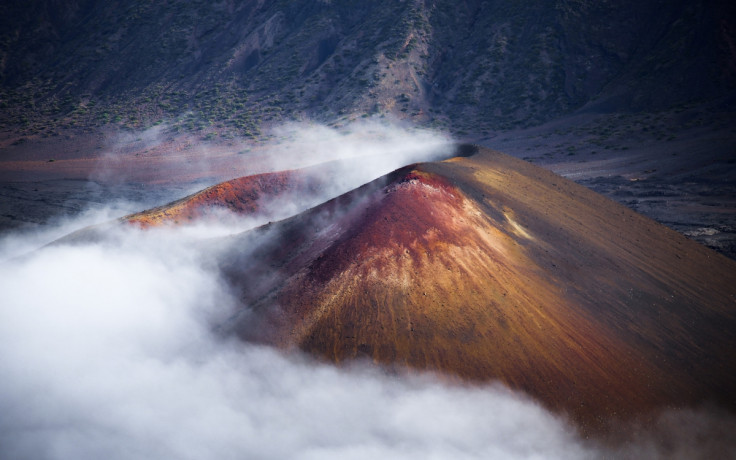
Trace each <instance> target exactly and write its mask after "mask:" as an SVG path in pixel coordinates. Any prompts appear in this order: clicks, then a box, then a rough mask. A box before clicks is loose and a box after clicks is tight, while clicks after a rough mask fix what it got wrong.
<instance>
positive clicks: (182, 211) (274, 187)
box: [124, 170, 320, 228]
mask: <svg viewBox="0 0 736 460" xmlns="http://www.w3.org/2000/svg"><path fill="white" fill-rule="evenodd" d="M319 186H320V184H319V183H318V182H317V181H316V180H313V179H312V180H310V179H309V177H308V176H306V175H304V174H301V173H300V172H298V171H291V170H290V171H280V172H273V173H264V174H256V175H254V176H246V177H240V178H238V179H233V180H230V181H227V182H223V183H220V184H217V185H214V186H212V187H209V188H206V189H204V190H202V191H200V192H197V193H195V194H193V195H190V196H188V197H185V198H182V199H181V200H178V201H175V202H173V203H170V204H167V205H165V206H160V207H158V208H154V209H150V210H147V211H143V212H140V213H137V214H133V215H130V216H127V217H125V218H124V220H126V221H127V222H129V223H132V224H137V225H139V226H141V227H143V228H147V227H151V226H159V225H164V224H168V225H172V224H173V225H176V224H182V223H187V222H190V221H193V220H197V219H202V218H203V217H207V216H209V215H212V214H213V213H214V212H216V211H217V210H227V211H230V212H233V213H236V214H242V215H250V214H255V213H257V212H258V211H260V210H261V209H262V207H263V205H264V204H266V203H267V202H268V201H269V200H270V199H273V198H279V197H281V198H288V197H290V196H292V195H293V194H295V193H300V192H301V193H303V192H307V191H316V190H317V188H319Z"/></svg>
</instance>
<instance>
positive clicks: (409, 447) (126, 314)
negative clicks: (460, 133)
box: [0, 128, 689, 460]
mask: <svg viewBox="0 0 736 460" xmlns="http://www.w3.org/2000/svg"><path fill="white" fill-rule="evenodd" d="M322 129H323V128H318V129H317V130H316V131H315V132H314V133H312V135H314V136H316V137H318V138H320V139H324V137H325V136H324V132H323V131H320V130H322ZM327 132H328V133H330V131H329V130H328V131H327ZM397 132H398V131H397ZM305 133H306V131H305ZM397 135H398V134H397ZM411 135H412V134H411V133H405V134H404V138H403V139H402V141H403V142H404V143H411V140H412V138H411ZM337 138H338V140H340V142H343V143H344V138H340V137H339V136H337ZM360 180H362V179H360ZM356 185H360V184H356ZM105 217H106V218H107V217H108V216H105ZM75 224H76V225H86V224H88V221H80V222H76V223H75V222H73V221H71V222H65V223H64V225H65V227H64V228H65V229H69V228H73V227H74V226H75ZM221 231H222V229H218V230H217V232H216V233H217V234H220V233H221ZM209 236H211V233H208V232H207V231H204V232H201V233H197V234H196V235H195V236H193V234H192V233H191V232H186V231H183V230H181V229H176V228H167V229H161V230H158V231H153V232H145V231H141V230H139V229H136V228H125V227H122V226H120V227H117V228H114V229H111V230H110V237H109V238H108V239H106V240H104V241H88V242H84V241H75V242H74V243H69V244H54V245H48V246H43V247H39V240H38V239H37V238H36V236H35V235H32V234H28V235H13V236H12V246H15V245H24V246H25V247H28V248H31V247H34V245H35V249H34V250H33V251H31V252H29V253H26V254H25V255H23V256H20V257H18V256H14V257H9V254H10V252H11V248H10V246H11V244H8V242H7V240H5V239H4V240H3V243H1V244H0V248H2V250H3V254H0V260H2V262H0V293H2V294H1V295H2V302H0V304H1V306H0V458H4V459H98V458H106V459H111V460H116V459H139V458H162V459H210V458H216V459H243V458H249V459H332V458H334V459H346V458H348V459H376V458H384V459H411V458H416V459H489V458H565V459H571V458H592V457H599V456H602V455H604V454H605V453H610V451H604V450H601V448H600V447H595V446H593V445H592V444H590V443H589V442H586V441H583V440H582V439H581V438H580V437H579V436H578V435H577V434H576V432H575V430H574V429H573V428H572V426H571V425H570V424H569V423H568V422H567V421H565V419H563V418H561V417H560V416H558V415H555V414H552V413H551V412H549V411H547V410H545V409H543V408H542V407H541V406H540V405H539V404H538V403H536V402H535V401H532V400H531V399H530V398H528V397H526V396H525V395H523V394H520V393H517V392H513V391H510V390H508V389H506V388H504V387H503V386H501V385H497V384H487V385H475V386H460V385H451V384H448V383H442V382H440V381H439V380H438V379H436V378H434V377H433V376H432V375H429V374H426V375H425V374H419V375H416V374H414V376H397V375H394V374H390V373H387V372H384V371H382V370H381V369H380V368H376V367H373V366H369V365H368V364H366V363H357V364H355V365H352V366H347V367H340V368H338V367H335V366H331V365H327V364H325V363H319V362H315V361H314V360H311V359H309V358H308V357H305V356H302V355H300V354H299V353H296V352H291V353H284V352H281V351H278V350H274V349H271V348H268V347H263V346H259V345H255V344H248V343H243V342H241V341H238V340H235V339H229V338H223V337H221V336H219V335H217V334H215V333H213V330H214V329H215V328H216V326H217V325H218V324H222V322H223V321H226V318H227V317H228V315H230V314H231V313H232V312H233V311H234V309H235V308H237V299H236V298H235V296H233V295H232V294H231V292H230V289H229V287H228V286H227V284H226V283H225V281H223V279H221V277H220V275H219V273H218V271H217V270H215V269H213V268H212V267H211V266H210V265H209V263H208V262H207V261H206V260H205V259H206V258H205V257H203V254H201V253H200V252H199V251H198V250H197V249H196V245H192V239H193V238H194V237H196V238H202V237H209ZM685 445H687V444H685ZM627 449H628V450H625V451H624V452H626V453H628V454H630V453H632V452H634V453H636V454H641V453H646V454H647V455H649V454H651V456H654V457H656V456H659V455H662V451H661V450H659V449H658V447H657V446H656V445H655V444H652V443H651V442H649V440H648V439H645V440H642V441H641V442H640V443H639V444H637V446H635V447H631V446H629V447H627ZM673 452H674V453H677V452H680V451H679V450H677V449H675V450H670V451H667V452H666V453H673ZM688 452H689V451H688Z"/></svg>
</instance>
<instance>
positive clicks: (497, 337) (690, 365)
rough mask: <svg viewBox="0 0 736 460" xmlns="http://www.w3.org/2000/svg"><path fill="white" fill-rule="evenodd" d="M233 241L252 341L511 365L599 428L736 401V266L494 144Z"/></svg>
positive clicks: (486, 374) (344, 357) (242, 322)
mask: <svg viewBox="0 0 736 460" xmlns="http://www.w3.org/2000/svg"><path fill="white" fill-rule="evenodd" d="M465 151H466V153H472V155H470V156H467V157H456V158H453V159H450V160H446V161H441V162H430V163H421V164H415V165H412V166H408V167H405V168H402V169H399V170H397V171H395V172H393V173H391V174H389V175H387V176H384V177H382V178H380V179H378V180H375V181H373V182H371V183H368V184H366V185H364V186H362V187H360V188H358V189H355V190H353V191H351V192H349V193H347V194H344V195H341V196H339V197H337V198H335V199H333V200H330V201H328V202H326V203H324V204H321V205H319V206H316V207H314V208H311V209H309V210H307V211H305V212H303V213H300V214H297V215H295V216H293V217H291V218H289V219H286V220H283V221H280V222H276V223H270V224H268V225H264V226H261V227H259V228H257V229H255V230H252V231H248V232H245V233H242V234H239V235H236V236H232V237H229V238H226V239H224V240H220V241H218V242H217V243H216V245H215V246H216V248H214V249H213V248H210V250H211V251H212V252H213V254H216V256H215V257H216V258H217V260H218V263H219V265H220V267H221V269H222V271H223V272H224V273H225V274H226V276H227V279H228V280H229V281H230V282H231V284H232V285H233V286H234V287H235V289H236V291H237V293H238V296H239V299H240V304H241V307H240V309H239V310H238V312H237V313H236V314H235V315H234V316H233V317H232V318H231V320H230V321H229V322H228V323H227V324H226V325H224V326H223V329H224V330H226V331H229V332H230V333H234V334H237V335H238V336H240V337H241V338H243V339H244V340H248V341H256V342H261V343H267V344H271V345H275V346H277V347H281V348H284V349H301V350H303V351H306V352H308V353H311V354H313V355H316V356H319V357H322V358H324V359H325V360H328V361H331V362H335V363H343V362H346V361H350V360H354V359H364V360H370V361H373V362H375V363H379V364H382V365H385V366H388V367H394V366H395V367H396V368H402V369H403V368H407V367H408V368H412V369H419V370H430V371H437V372H439V373H441V374H443V375H448V376H455V377H456V378H459V379H462V380H467V381H487V380H499V381H501V382H503V383H505V384H506V385H508V386H510V387H512V388H515V389H521V390H523V391H525V392H527V393H529V394H531V395H532V396H534V397H535V398H537V399H539V400H540V401H542V402H543V403H544V404H546V405H547V406H548V407H550V408H552V409H555V410H557V411H562V412H565V413H568V414H570V416H571V417H572V418H573V419H574V420H575V421H577V422H578V424H579V425H580V426H581V427H582V428H583V429H584V430H593V431H595V430H599V429H604V428H606V427H607V426H609V424H610V423H613V421H616V420H620V419H631V418H636V419H639V420H646V419H647V417H650V416H652V414H654V413H655V411H656V410H658V409H661V408H664V407H669V408H671V407H685V406H692V405H696V404H700V403H715V404H719V405H722V406H725V407H727V408H729V409H731V410H733V409H736V403H735V402H734V400H733V395H734V394H736V353H735V352H736V350H735V349H734V344H736V263H734V262H733V261H731V260H730V259H727V258H725V257H723V256H721V255H719V254H717V253H715V252H713V251H712V250H710V249H708V248H706V247H703V246H701V245H699V244H697V243H695V242H692V241H690V240H688V239H686V238H685V237H683V236H682V235H680V234H678V233H676V232H674V231H672V230H669V229H667V228H666V227H664V226H662V225H660V224H658V223H656V222H654V221H652V220H650V219H648V218H646V217H643V216H641V215H638V214H636V213H635V212H633V211H631V210H629V209H627V208H625V207H623V206H621V205H618V204H616V203H614V202H612V201H610V200H608V199H606V198H604V197H602V196H600V195H598V194H596V193H594V192H592V191H590V190H588V189H586V188H584V187H582V186H579V185H576V184H575V183H573V182H571V181H568V180H565V179H563V178H561V177H559V176H557V175H555V174H553V173H550V172H548V171H545V170H543V169H541V168H539V167H536V166H534V165H531V164H529V163H527V162H524V161H521V160H517V159H514V158H512V157H509V156H507V155H504V154H501V153H499V152H495V151H492V150H489V149H485V148H480V147H475V146H473V147H468V146H466V147H465Z"/></svg>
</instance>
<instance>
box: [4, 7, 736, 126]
mask: <svg viewBox="0 0 736 460" xmlns="http://www.w3.org/2000/svg"><path fill="white" fill-rule="evenodd" d="M733 19H734V7H733V6H732V5H731V3H730V2H721V1H713V2H691V1H681V0H678V1H664V0H661V1H656V0H655V1H648V2H637V1H633V0H625V1H620V2H597V1H587V0H558V1H555V2H550V1H542V0H536V1H529V2H503V1H479V0H475V1H459V2H458V1H449V0H437V1H429V0H410V1H401V2H397V1H390V0H377V1H371V2H355V1H348V0H334V1H326V0H307V1H299V2H292V1H268V2H264V1H258V0H247V1H234V0H227V1H222V2H205V1H196V2H189V1H180V0H168V1H161V2H158V1H139V2H116V1H114V2H101V1H96V0H86V1H85V0H82V1H73V2H56V1H50V0H34V1H22V2H21V1H11V2H4V3H3V5H1V6H0V101H1V102H0V109H1V110H2V111H1V112H0V126H1V127H2V128H3V129H4V130H9V131H12V132H13V133H15V134H20V135H24V136H32V135H40V136H53V135H54V134H56V133H58V132H59V130H60V129H65V128H71V129H72V130H82V131H84V130H95V129H98V128H99V127H102V126H112V127H129V128H143V127H147V126H150V125H153V124H156V123H160V122H162V121H167V122H170V123H173V124H174V128H175V129H176V130H185V131H193V132H198V131H202V132H203V135H209V136H210V138H216V137H219V136H225V137H228V136H231V135H243V136H257V135H258V134H259V133H260V129H261V128H262V127H263V126H264V124H268V123H271V122H274V121H278V120H283V119H293V118H299V117H302V116H306V117H310V118H315V119H318V120H323V121H330V122H332V121H335V120H337V119H340V118H351V117H358V116H364V115H366V114H384V115H385V114H393V115H395V116H398V117H400V118H408V119H411V120H413V121H415V122H418V123H421V124H424V125H432V126H441V127H448V128H452V129H454V130H455V131H456V132H459V133H460V134H463V133H482V132H491V131H495V130H504V129H511V128H515V127H526V126H533V125H537V124H540V123H543V122H545V121H549V120H551V119H554V118H556V117H560V116H563V115H566V114H570V113H572V112H575V111H577V110H580V109H582V108H585V109H586V110H592V111H604V112H606V111H609V112H610V111H639V110H647V111H657V110H663V109H670V108H673V107H678V106H683V105H688V104H700V103H704V102H712V101H717V102H718V103H719V104H721V106H719V107H721V110H722V108H723V107H722V104H725V106H727V107H732V106H733V95H734V89H736V57H735V56H736V29H735V28H734V24H735V22H734V21H733Z"/></svg>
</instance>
